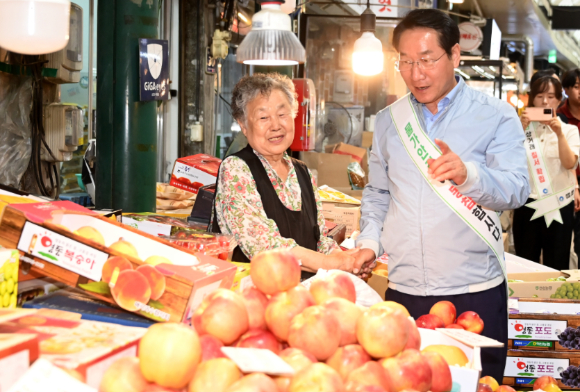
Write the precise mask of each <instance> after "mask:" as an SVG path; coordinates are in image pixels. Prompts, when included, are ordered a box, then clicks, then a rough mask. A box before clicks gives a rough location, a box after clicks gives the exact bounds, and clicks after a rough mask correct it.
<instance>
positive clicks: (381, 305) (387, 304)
mask: <svg viewBox="0 0 580 392" xmlns="http://www.w3.org/2000/svg"><path fill="white" fill-rule="evenodd" d="M374 308H386V309H399V310H401V311H402V312H403V314H404V315H405V316H406V317H411V315H410V314H409V311H408V310H407V308H406V307H404V306H403V305H401V304H400V303H398V302H394V301H383V302H379V303H378V304H374V305H373V306H371V309H374Z"/></svg>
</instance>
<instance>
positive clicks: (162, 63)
mask: <svg viewBox="0 0 580 392" xmlns="http://www.w3.org/2000/svg"><path fill="white" fill-rule="evenodd" d="M167 99H169V42H168V41H167V40H160V39H149V38H140V39H139V100H140V101H160V100H167Z"/></svg>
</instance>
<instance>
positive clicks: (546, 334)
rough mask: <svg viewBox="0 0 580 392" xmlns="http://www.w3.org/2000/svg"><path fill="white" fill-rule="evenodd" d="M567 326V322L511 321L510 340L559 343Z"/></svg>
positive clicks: (509, 327) (509, 328)
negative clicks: (559, 337)
mask: <svg viewBox="0 0 580 392" xmlns="http://www.w3.org/2000/svg"><path fill="white" fill-rule="evenodd" d="M567 326H568V322H567V321H555V320H524V319H510V321H509V325H508V339H530V340H535V339H538V340H549V341H557V340H559V339H558V335H560V334H561V333H562V331H564V330H565V329H566V327H567Z"/></svg>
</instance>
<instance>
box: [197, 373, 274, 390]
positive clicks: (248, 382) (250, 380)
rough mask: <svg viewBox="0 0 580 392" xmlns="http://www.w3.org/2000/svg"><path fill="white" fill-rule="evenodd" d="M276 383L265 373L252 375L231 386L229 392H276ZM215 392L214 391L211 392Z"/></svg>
mask: <svg viewBox="0 0 580 392" xmlns="http://www.w3.org/2000/svg"><path fill="white" fill-rule="evenodd" d="M277 390H278V389H277V387H276V383H275V382H274V380H272V379H271V378H270V377H268V376H266V375H265V374H264V373H252V374H249V375H247V376H244V377H242V378H240V379H239V380H238V381H236V382H235V383H233V384H232V385H230V387H229V388H228V389H227V390H226V391H227V392H276V391H277ZM207 392H210V390H207ZM211 392H213V391H211Z"/></svg>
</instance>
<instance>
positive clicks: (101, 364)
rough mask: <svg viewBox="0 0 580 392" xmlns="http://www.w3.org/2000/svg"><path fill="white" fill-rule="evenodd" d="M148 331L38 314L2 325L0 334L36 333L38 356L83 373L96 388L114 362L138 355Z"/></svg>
mask: <svg viewBox="0 0 580 392" xmlns="http://www.w3.org/2000/svg"><path fill="white" fill-rule="evenodd" d="M145 332H147V329H146V328H137V327H126V326H122V325H117V324H111V323H101V322H98V321H80V320H64V319H60V318H53V317H48V316H44V315H42V314H38V313H33V314H30V315H26V316H22V317H19V318H17V319H14V320H11V321H7V322H3V323H1V324H0V334H13V333H17V334H29V335H30V334H32V335H33V336H34V337H35V342H36V350H37V354H36V356H37V357H38V356H40V358H44V359H46V360H48V361H50V362H52V363H53V364H54V365H57V366H59V367H61V368H64V369H70V370H75V371H77V372H79V373H80V374H81V375H82V376H83V377H85V379H86V382H87V384H89V385H90V386H92V387H93V388H98V386H99V384H100V382H101V379H102V377H103V374H104V373H105V371H106V370H107V368H108V367H109V366H110V365H111V364H112V363H113V362H115V361H116V360H117V359H119V358H122V357H129V356H136V355H137V348H138V344H139V340H140V339H141V337H142V336H143V335H144V334H145ZM0 336H1V335H0ZM2 390H4V389H2Z"/></svg>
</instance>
